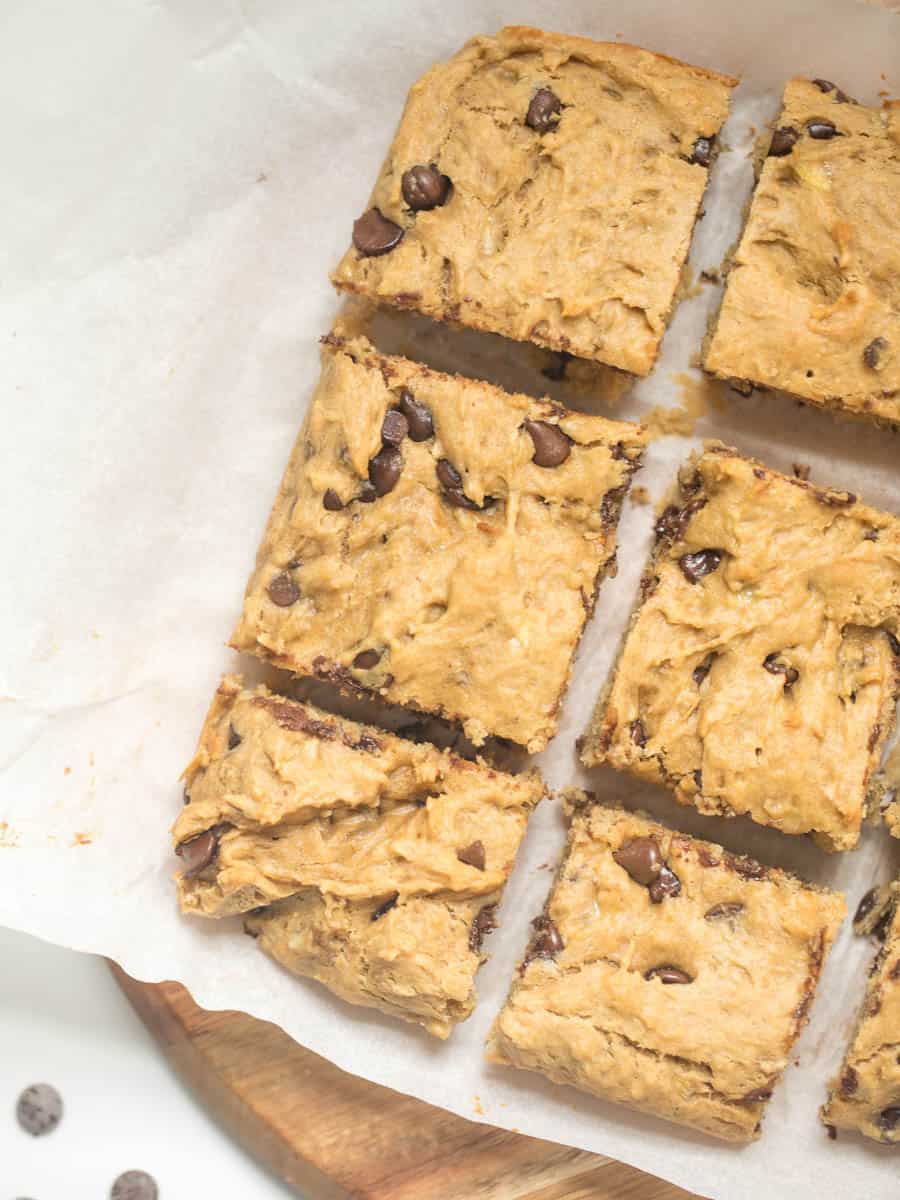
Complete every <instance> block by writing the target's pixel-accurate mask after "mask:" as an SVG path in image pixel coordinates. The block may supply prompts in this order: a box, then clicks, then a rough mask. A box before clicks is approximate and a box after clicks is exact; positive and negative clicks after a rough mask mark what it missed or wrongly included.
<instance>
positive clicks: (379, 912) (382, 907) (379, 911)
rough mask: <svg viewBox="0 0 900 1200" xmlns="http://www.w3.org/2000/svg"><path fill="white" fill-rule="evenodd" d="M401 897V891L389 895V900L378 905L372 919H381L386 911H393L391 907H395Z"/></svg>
mask: <svg viewBox="0 0 900 1200" xmlns="http://www.w3.org/2000/svg"><path fill="white" fill-rule="evenodd" d="M399 899H400V893H399V892H394V894H393V896H388V898H387V900H385V901H384V903H383V904H379V905H378V907H377V908H376V909H375V911H374V912H373V913H372V916H371V918H370V919H371V920H372V921H378V920H380V919H381V917H383V916H384V914H385V913H388V912H390V911H391V909H392V908H393V907H394V905H395V904H396V903H397V901H398V900H399Z"/></svg>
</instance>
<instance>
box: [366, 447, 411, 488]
mask: <svg viewBox="0 0 900 1200" xmlns="http://www.w3.org/2000/svg"><path fill="white" fill-rule="evenodd" d="M402 471H403V456H402V455H401V453H400V451H399V450H398V449H397V447H396V446H384V447H383V448H382V449H381V450H379V451H378V453H377V454H376V455H375V457H374V458H373V459H371V460H370V462H369V483H371V485H372V487H373V488H374V489H375V495H376V496H386V495H387V494H388V492H390V491H393V489H394V488H395V487H396V486H397V482H398V481H399V479H400V474H401V472H402Z"/></svg>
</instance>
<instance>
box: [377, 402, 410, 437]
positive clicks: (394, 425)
mask: <svg viewBox="0 0 900 1200" xmlns="http://www.w3.org/2000/svg"><path fill="white" fill-rule="evenodd" d="M408 433H409V421H407V419H406V417H405V416H404V415H403V413H402V412H400V410H399V409H398V408H391V409H388V411H387V412H386V413H385V414H384V420H383V421H382V422H381V440H382V442H383V443H384V445H385V446H399V445H400V443H401V442H402V441H403V439H404V438H405V437H406V435H407V434H408Z"/></svg>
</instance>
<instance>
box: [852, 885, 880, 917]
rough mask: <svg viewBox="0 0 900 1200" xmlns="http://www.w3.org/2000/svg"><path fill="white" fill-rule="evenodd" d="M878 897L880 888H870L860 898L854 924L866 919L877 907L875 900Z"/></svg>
mask: <svg viewBox="0 0 900 1200" xmlns="http://www.w3.org/2000/svg"><path fill="white" fill-rule="evenodd" d="M877 899H878V888H877V887H873V888H869V890H868V891H867V892H866V894H865V895H864V896H863V898H862V900H860V902H859V904H858V905H857V908H856V913H855V915H854V917H853V924H854V925H858V924H859V923H860V921H864V920H865V919H866V917H867V916H868V915H869V913H870V912H871V911H872V909H873V908H874V907H875V901H876V900H877Z"/></svg>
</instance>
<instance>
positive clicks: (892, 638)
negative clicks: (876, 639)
mask: <svg viewBox="0 0 900 1200" xmlns="http://www.w3.org/2000/svg"><path fill="white" fill-rule="evenodd" d="M884 632H885V633H886V634H887V640H888V645H889V646H890V648H891V653H892V654H896V655H898V656H900V638H898V637H897V635H896V634H893V633H891V631H890V630H889V629H886V630H885V631H884Z"/></svg>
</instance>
